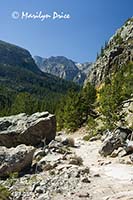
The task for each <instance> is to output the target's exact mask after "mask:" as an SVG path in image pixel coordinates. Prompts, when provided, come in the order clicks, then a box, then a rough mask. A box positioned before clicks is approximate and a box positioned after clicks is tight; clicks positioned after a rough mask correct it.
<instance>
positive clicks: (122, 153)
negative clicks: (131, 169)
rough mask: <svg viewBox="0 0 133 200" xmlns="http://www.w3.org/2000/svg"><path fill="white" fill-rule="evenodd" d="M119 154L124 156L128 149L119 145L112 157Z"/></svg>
mask: <svg viewBox="0 0 133 200" xmlns="http://www.w3.org/2000/svg"><path fill="white" fill-rule="evenodd" d="M118 155H120V156H124V155H126V151H125V150H124V149H123V148H122V147H119V148H118V149H116V150H114V151H113V152H112V153H111V157H112V158H115V157H117V156H118Z"/></svg>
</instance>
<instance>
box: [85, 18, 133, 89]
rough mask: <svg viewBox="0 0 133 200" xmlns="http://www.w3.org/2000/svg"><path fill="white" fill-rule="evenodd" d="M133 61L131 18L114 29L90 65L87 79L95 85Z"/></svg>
mask: <svg viewBox="0 0 133 200" xmlns="http://www.w3.org/2000/svg"><path fill="white" fill-rule="evenodd" d="M132 61H133V18H130V19H129V20H127V22H126V23H125V24H124V25H123V26H122V27H121V28H120V29H118V30H117V31H116V33H115V34H114V35H113V36H112V37H111V38H110V40H109V42H108V43H107V45H106V47H105V49H104V50H103V52H102V54H101V55H100V57H99V58H98V59H97V60H96V62H95V63H94V64H93V65H92V70H91V71H90V73H89V75H88V78H87V81H88V82H91V83H93V84H95V85H97V86H99V85H100V84H101V83H103V82H104V81H105V80H106V79H107V77H110V76H111V75H112V73H115V72H116V71H118V70H120V68H121V67H122V66H123V65H124V64H126V63H128V62H132ZM87 81H86V82H87Z"/></svg>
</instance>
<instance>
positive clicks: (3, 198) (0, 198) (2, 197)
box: [0, 184, 11, 200]
mask: <svg viewBox="0 0 133 200" xmlns="http://www.w3.org/2000/svg"><path fill="white" fill-rule="evenodd" d="M10 197H11V192H10V191H9V190H8V189H7V188H6V187H5V186H3V185H2V184H0V200H9V199H10Z"/></svg>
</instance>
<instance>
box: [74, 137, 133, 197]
mask: <svg viewBox="0 0 133 200" xmlns="http://www.w3.org/2000/svg"><path fill="white" fill-rule="evenodd" d="M76 144H77V146H79V148H76V149H75V150H74V151H75V152H76V154H77V155H79V156H81V157H82V158H83V163H84V165H85V166H89V167H90V173H91V176H92V178H91V183H90V185H89V188H88V186H87V187H84V188H81V191H80V192H82V193H86V192H89V193H90V197H89V198H88V199H92V200H116V199H119V200H133V166H131V165H126V164H120V163H119V162H118V159H117V158H103V157H101V156H100V155H99V153H98V151H99V149H100V146H101V142H100V141H95V142H86V141H83V140H82V139H81V138H79V137H77V138H76ZM82 199H85V198H82Z"/></svg>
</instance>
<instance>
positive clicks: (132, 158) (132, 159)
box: [129, 153, 133, 162]
mask: <svg viewBox="0 0 133 200" xmlns="http://www.w3.org/2000/svg"><path fill="white" fill-rule="evenodd" d="M129 158H130V160H131V161H132V162H133V153H132V154H131V155H130V156H129Z"/></svg>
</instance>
